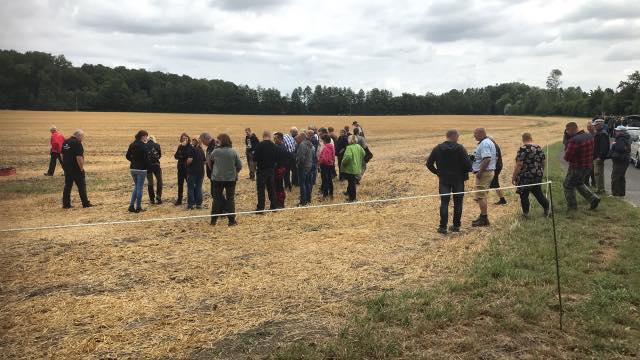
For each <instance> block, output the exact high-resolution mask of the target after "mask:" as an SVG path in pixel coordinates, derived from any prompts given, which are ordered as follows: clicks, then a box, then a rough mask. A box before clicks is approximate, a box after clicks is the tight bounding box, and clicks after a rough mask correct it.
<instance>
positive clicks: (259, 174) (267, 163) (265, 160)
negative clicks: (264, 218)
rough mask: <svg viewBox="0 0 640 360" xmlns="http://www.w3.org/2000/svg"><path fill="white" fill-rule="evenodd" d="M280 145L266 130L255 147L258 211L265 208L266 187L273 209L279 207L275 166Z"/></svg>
mask: <svg viewBox="0 0 640 360" xmlns="http://www.w3.org/2000/svg"><path fill="white" fill-rule="evenodd" d="M277 154H278V147H277V146H276V144H274V143H273V142H272V141H271V133H270V132H269V131H267V130H265V131H264V132H263V133H262V141H261V142H260V143H259V144H258V145H257V146H256V147H255V149H254V152H253V160H254V161H255V163H256V169H257V171H256V190H257V191H258V205H257V206H256V210H257V211H262V210H264V206H265V198H264V191H265V188H266V190H267V193H268V195H269V202H270V205H271V209H272V210H273V209H277V208H278V199H277V197H276V188H275V187H276V183H275V168H276V162H277V159H278V156H277Z"/></svg>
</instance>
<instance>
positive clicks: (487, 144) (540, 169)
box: [426, 128, 550, 234]
mask: <svg viewBox="0 0 640 360" xmlns="http://www.w3.org/2000/svg"><path fill="white" fill-rule="evenodd" d="M473 136H474V138H475V139H476V141H477V142H478V145H477V147H476V149H475V151H474V152H473V154H471V155H469V154H468V153H467V150H466V149H465V148H464V146H462V145H461V144H459V143H458V139H459V133H458V131H457V130H454V129H453V130H449V131H447V133H446V141H444V142H443V143H441V144H439V145H437V146H436V147H435V148H434V149H433V150H432V151H431V153H430V154H429V156H428V158H427V163H426V165H427V168H428V169H429V171H431V172H432V173H434V174H435V175H437V176H438V179H439V187H438V188H439V193H440V194H441V196H440V224H439V226H438V232H439V233H441V234H447V233H448V232H449V231H451V232H459V231H460V227H461V225H462V224H461V220H462V211H463V210H462V209H463V200H464V191H465V190H464V189H465V185H464V184H465V182H466V181H467V180H469V173H472V174H473V177H474V179H475V185H474V188H473V190H474V192H473V196H474V200H475V201H476V202H477V203H478V207H479V209H480V215H479V216H478V218H477V219H476V220H474V221H473V222H472V223H471V225H472V226H473V227H482V226H489V225H490V222H489V218H488V201H487V197H488V192H489V190H490V189H496V192H497V194H498V197H499V200H498V202H496V203H495V204H496V205H506V204H507V201H506V199H505V198H504V194H503V192H502V191H501V189H499V188H500V183H499V176H500V171H501V170H502V151H501V150H500V147H499V146H498V144H497V143H496V141H495V140H494V139H492V138H490V137H489V136H487V132H486V130H485V129H484V128H477V129H475V130H474V133H473ZM522 142H523V145H522V146H521V147H520V149H518V152H517V154H516V167H515V169H514V172H513V175H512V178H511V179H512V183H513V184H514V185H517V186H518V185H527V186H524V187H521V188H518V194H519V195H520V203H521V206H522V211H523V215H524V216H525V217H528V216H529V209H530V202H529V194H533V195H534V196H535V198H536V200H538V202H539V203H540V205H541V206H542V207H543V209H544V213H545V215H549V214H550V207H549V202H548V201H547V199H546V197H545V196H544V194H543V192H542V188H541V185H538V184H539V183H541V182H542V177H543V174H544V165H545V159H546V157H545V154H544V152H543V151H542V149H541V148H540V146H538V145H536V144H534V143H533V138H532V136H531V134H529V133H524V134H522ZM451 194H453V224H452V226H450V227H449V228H447V225H448V221H449V214H448V213H449V203H450V200H451V196H452V195H451Z"/></svg>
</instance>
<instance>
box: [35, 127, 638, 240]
mask: <svg viewBox="0 0 640 360" xmlns="http://www.w3.org/2000/svg"><path fill="white" fill-rule="evenodd" d="M352 125H353V128H350V127H349V126H345V127H344V128H343V129H340V132H339V134H336V133H335V130H334V129H333V128H332V127H327V128H324V127H321V128H316V127H315V126H309V127H308V128H307V129H303V130H299V129H298V128H296V127H292V128H291V129H290V130H289V131H288V132H287V133H282V132H275V133H272V132H271V131H268V130H265V131H263V132H262V134H261V140H260V139H259V138H258V136H257V135H256V134H255V133H254V132H252V131H251V129H250V128H247V129H245V155H246V161H247V166H248V168H249V179H250V180H253V181H255V183H256V195H257V205H256V213H257V214H264V211H265V209H266V199H267V198H268V199H269V209H272V210H273V209H280V208H284V207H285V201H286V198H287V191H289V192H290V191H291V190H292V188H293V187H294V186H297V187H299V188H300V196H299V200H298V206H307V205H309V204H310V203H311V202H312V194H313V188H314V186H315V185H316V183H317V179H318V173H319V174H320V189H319V194H320V196H321V197H322V199H332V198H333V195H334V181H336V180H339V181H347V184H348V185H347V189H346V192H344V195H345V196H346V201H356V199H357V186H358V184H359V183H360V181H361V179H362V176H363V175H364V173H365V170H366V164H367V163H368V162H369V160H371V158H372V157H373V154H372V153H371V151H370V149H369V146H368V145H367V141H366V138H365V136H364V131H363V129H362V127H361V126H360V124H358V122H357V121H354V122H353V124H352ZM604 125H605V122H604V120H603V119H594V120H593V121H592V122H589V124H588V126H587V129H588V131H587V132H585V131H584V130H579V129H578V126H577V124H576V123H575V122H570V123H568V124H567V125H566V127H565V139H564V143H565V153H564V159H565V160H566V161H567V162H568V164H569V166H568V171H567V175H566V177H565V181H564V184H563V185H564V192H565V198H566V201H567V206H568V210H569V211H574V210H576V209H577V200H576V195H575V193H576V190H577V191H578V192H579V193H580V195H581V196H583V197H584V198H585V199H586V200H587V201H588V202H589V204H590V208H591V209H594V210H595V209H596V208H597V207H598V204H599V203H600V197H599V196H598V195H602V194H604V170H603V169H604V165H603V164H604V161H605V160H608V159H611V160H612V162H613V172H612V195H614V196H624V194H625V172H626V169H627V167H628V164H629V156H630V139H629V135H628V134H627V131H626V129H625V127H624V126H621V125H620V126H618V127H616V128H615V130H614V136H615V141H614V142H613V143H610V139H609V136H608V135H607V132H606V128H605V127H604ZM474 138H475V140H476V141H477V147H476V149H475V151H474V152H473V153H472V154H468V153H467V150H466V149H465V148H464V147H463V146H462V145H461V144H459V143H458V139H459V133H458V131H457V130H449V131H447V133H446V140H445V141H444V142H443V143H441V144H439V145H437V146H435V147H434V148H433V150H432V151H431V153H430V154H429V156H428V158H427V162H426V166H427V168H428V170H429V171H431V172H432V173H434V174H435V175H437V176H438V178H439V193H440V194H441V196H440V199H441V203H440V224H439V227H438V230H437V231H438V232H439V233H442V234H447V233H448V232H459V231H460V228H461V226H462V224H461V218H462V212H463V199H464V194H463V192H464V191H465V190H464V189H465V182H466V181H467V180H469V174H470V173H472V174H473V178H474V187H473V189H474V192H473V197H474V200H475V201H476V202H477V204H478V207H479V211H480V214H479V216H478V218H477V219H476V220H474V221H473V222H472V223H471V225H472V226H473V227H481V226H489V225H490V222H489V218H488V200H487V198H488V193H489V191H490V190H491V189H495V190H496V193H497V195H498V198H499V200H498V201H497V202H496V203H495V205H506V204H507V200H506V199H505V197H504V194H503V192H502V190H501V189H500V182H499V178H500V172H501V170H502V168H503V161H502V151H501V149H500V147H499V145H498V144H497V143H496V141H495V140H494V139H492V138H491V137H489V136H488V135H487V132H486V130H485V129H484V128H477V129H475V130H474ZM83 139H84V132H83V131H82V130H77V131H76V132H75V133H74V134H73V135H72V136H71V137H69V138H68V139H66V140H64V137H63V136H62V134H60V133H59V132H58V131H57V129H56V128H55V127H52V128H51V158H50V165H49V171H48V172H47V173H45V175H47V176H51V175H53V172H54V171H55V166H56V163H57V162H60V163H61V164H62V167H63V169H64V175H65V186H64V192H63V200H62V204H63V208H70V207H71V201H70V192H71V189H72V186H73V184H76V186H77V188H78V191H79V194H80V199H81V201H82V205H83V207H90V206H92V205H91V203H90V202H89V200H88V198H87V192H86V183H85V176H84V150H83V147H82V141H83ZM179 141H180V144H179V145H178V147H177V149H176V152H175V155H174V158H175V160H176V161H177V179H178V184H177V185H178V194H177V199H176V201H175V203H174V204H175V205H176V206H180V205H182V201H183V195H184V190H183V188H184V184H185V183H186V184H187V206H186V208H187V209H201V208H202V201H203V191H202V186H203V182H204V178H205V175H206V177H207V179H208V180H209V182H210V188H211V190H210V191H211V194H212V198H213V204H212V209H211V214H212V216H211V224H212V225H215V224H216V223H217V221H218V217H219V216H217V215H219V214H227V216H228V220H229V225H230V226H233V225H236V224H237V221H236V217H235V215H234V214H233V213H235V188H236V183H237V181H238V174H239V172H240V170H241V169H242V167H243V164H242V161H241V160H240V156H239V154H238V152H237V151H236V150H235V149H234V148H233V147H232V142H231V138H230V136H229V135H228V134H224V133H222V134H219V135H218V136H217V137H215V138H214V137H213V136H211V135H210V134H209V133H207V132H205V133H202V134H200V136H199V137H197V138H191V137H190V136H189V135H188V134H186V133H183V134H181V135H180V138H179ZM203 147H204V148H203ZM161 156H162V152H161V147H160V144H158V142H157V141H156V139H155V138H154V137H153V136H150V135H149V134H148V132H147V131H145V130H140V131H138V133H137V134H136V135H135V139H134V141H133V142H132V143H131V144H130V145H129V149H128V151H127V153H126V158H127V160H129V162H130V173H131V177H132V179H133V185H134V186H133V191H132V193H131V200H130V202H129V211H130V212H133V213H139V212H141V211H144V209H143V208H142V197H143V190H144V182H145V179H146V180H147V186H148V194H149V199H150V203H151V204H162V188H163V181H162V169H161V167H160V158H161ZM545 159H546V155H545V153H544V151H543V150H542V148H541V147H540V146H539V145H536V144H535V143H534V142H533V138H532V136H531V134H530V133H524V134H522V146H521V147H520V148H519V149H518V151H517V153H516V156H515V166H514V170H513V173H512V176H511V182H512V183H513V185H515V186H518V188H517V193H518V194H519V196H520V205H521V208H522V213H523V216H524V217H529V211H530V207H531V205H530V201H529V195H530V194H533V196H534V197H535V199H536V200H537V202H538V203H539V204H540V206H541V207H542V209H543V211H544V215H545V216H549V215H550V213H551V208H550V204H549V201H548V200H547V198H546V196H545V195H544V193H543V189H542V186H541V185H540V183H542V182H543V177H544V172H545ZM336 165H337V170H336ZM590 181H592V185H593V186H594V187H595V189H596V190H595V193H594V192H592V191H591V189H590V188H589V184H590ZM452 193H453V196H451V195H450V194H452ZM265 194H266V196H265ZM451 197H453V222H452V225H451V226H450V227H448V222H449V216H448V212H449V203H450V200H451Z"/></svg>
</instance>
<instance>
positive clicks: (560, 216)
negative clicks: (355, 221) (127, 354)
mask: <svg viewBox="0 0 640 360" xmlns="http://www.w3.org/2000/svg"><path fill="white" fill-rule="evenodd" d="M550 151H551V155H550V166H549V167H550V176H551V180H552V181H553V182H554V186H553V197H554V202H555V213H556V224H557V233H558V246H559V254H560V269H561V276H562V277H561V283H562V291H563V295H564V312H565V313H564V331H560V330H559V325H558V314H559V307H558V299H557V292H556V273H555V255H554V248H553V238H552V232H551V219H547V218H544V217H543V216H542V211H541V209H540V208H539V207H535V208H533V211H532V214H533V216H532V218H531V219H529V220H521V219H520V218H519V217H514V218H510V219H505V220H504V221H503V223H502V224H501V225H503V226H500V228H501V229H503V230H500V231H497V232H496V233H494V234H493V235H492V236H491V238H490V239H489V244H488V246H487V248H486V249H485V250H483V251H482V252H481V253H480V254H479V255H478V256H477V257H476V258H475V259H474V260H473V261H472V264H471V266H469V267H468V269H466V270H462V271H463V273H462V274H461V276H460V279H461V280H443V281H441V282H440V283H439V284H438V285H436V286H433V287H430V288H420V289H405V290H403V291H396V292H385V293H382V294H380V295H378V296H376V297H374V298H371V299H367V300H364V301H363V302H362V306H361V307H360V311H359V312H358V313H357V314H354V315H353V317H352V319H350V320H349V321H348V324H347V325H346V326H345V328H344V329H343V330H342V331H341V332H340V333H339V334H336V336H335V337H333V338H330V339H327V341H326V342H325V343H322V344H319V345H316V344H314V345H307V344H305V343H304V342H298V343H294V344H290V345H288V346H286V347H284V348H282V349H280V350H278V352H276V353H274V354H272V356H271V357H272V358H274V359H361V358H432V357H435V358H451V357H465V358H477V357H480V358H496V357H520V356H523V355H526V356H527V357H533V358H540V357H546V358H549V357H562V358H585V357H586V358H612V357H613V358H635V357H637V356H640V349H639V346H640V315H639V311H640V226H639V224H640V214H639V211H638V210H637V209H635V208H633V207H632V206H630V205H629V204H627V203H625V202H622V201H620V200H617V199H614V198H604V199H603V201H602V203H601V206H600V208H599V209H598V210H597V211H589V210H586V208H587V207H588V205H587V204H586V203H584V202H583V203H582V204H580V205H581V209H582V210H580V211H578V212H577V213H575V214H572V215H567V214H566V213H565V211H564V209H565V201H564V195H563V190H562V179H563V175H564V169H563V168H562V166H561V164H560V161H559V152H560V146H559V145H554V146H552V148H551V150H550ZM535 206H537V204H536V205H535Z"/></svg>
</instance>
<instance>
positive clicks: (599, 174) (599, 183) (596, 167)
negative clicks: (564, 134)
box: [593, 118, 609, 194]
mask: <svg viewBox="0 0 640 360" xmlns="http://www.w3.org/2000/svg"><path fill="white" fill-rule="evenodd" d="M593 127H594V128H595V131H596V134H595V136H594V137H593V175H594V177H595V179H596V194H604V193H605V190H604V161H605V160H606V159H607V154H608V153H609V135H607V133H606V132H605V131H604V120H603V119H600V118H598V119H595V120H594V121H593Z"/></svg>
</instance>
